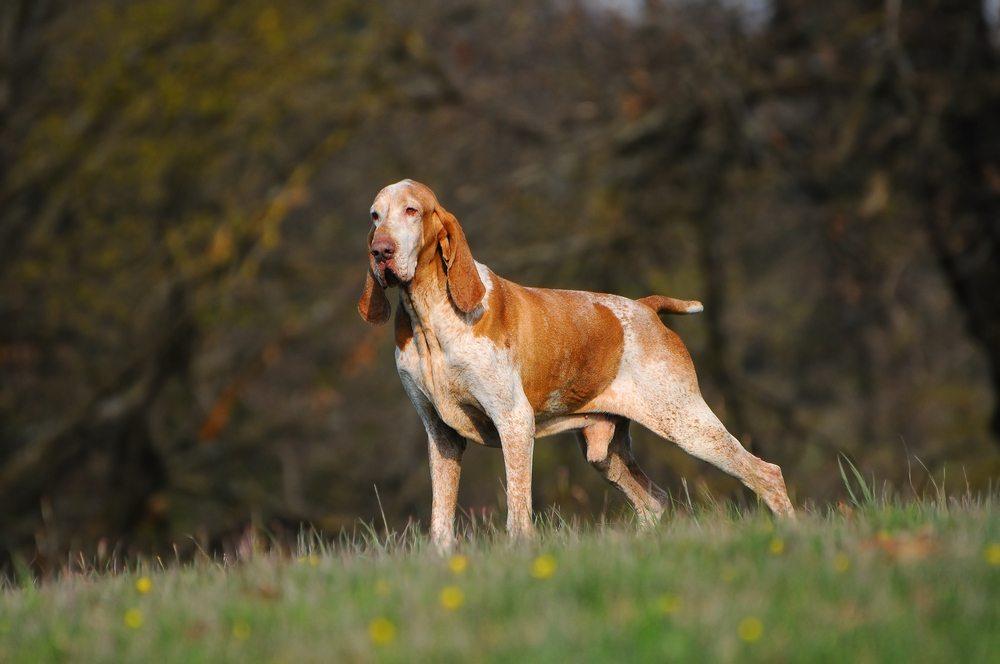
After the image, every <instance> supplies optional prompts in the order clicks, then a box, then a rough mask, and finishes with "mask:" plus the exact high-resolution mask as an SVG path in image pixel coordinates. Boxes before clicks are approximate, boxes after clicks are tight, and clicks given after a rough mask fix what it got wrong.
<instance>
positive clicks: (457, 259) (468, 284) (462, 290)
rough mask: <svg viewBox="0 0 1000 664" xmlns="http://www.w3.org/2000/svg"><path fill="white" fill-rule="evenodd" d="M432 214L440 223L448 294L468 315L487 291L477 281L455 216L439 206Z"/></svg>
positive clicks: (481, 283)
mask: <svg viewBox="0 0 1000 664" xmlns="http://www.w3.org/2000/svg"><path fill="white" fill-rule="evenodd" d="M434 214H435V215H437V218H438V219H439V220H440V223H441V227H442V232H441V234H440V235H439V237H438V242H439V244H440V247H441V255H442V256H444V263H445V265H446V266H447V272H448V294H449V295H450V296H451V300H452V302H454V303H455V306H456V307H458V308H459V309H460V310H461V311H463V312H465V313H471V312H472V311H473V310H474V309H475V308H476V307H478V306H479V303H480V302H482V301H483V296H484V295H486V287H485V286H483V282H482V281H481V280H480V279H479V272H478V270H476V263H475V261H474V260H472V251H471V250H470V249H469V243H468V241H467V240H466V239H465V233H464V232H463V231H462V227H461V226H460V225H459V223H458V219H456V218H455V215H453V214H452V213H450V212H448V211H447V210H445V209H444V208H443V207H441V205H440V204H439V205H438V206H437V209H435V210H434Z"/></svg>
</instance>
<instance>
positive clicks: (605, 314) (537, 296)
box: [358, 180, 793, 549]
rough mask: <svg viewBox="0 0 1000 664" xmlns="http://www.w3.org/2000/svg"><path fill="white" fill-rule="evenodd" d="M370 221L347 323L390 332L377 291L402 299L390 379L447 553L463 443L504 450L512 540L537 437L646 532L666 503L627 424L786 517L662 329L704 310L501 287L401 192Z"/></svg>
mask: <svg viewBox="0 0 1000 664" xmlns="http://www.w3.org/2000/svg"><path fill="white" fill-rule="evenodd" d="M371 218H372V228H371V231H370V233H369V234H368V250H369V253H368V271H367V274H366V276H365V287H364V292H363V293H362V295H361V300H360V301H359V302H358V310H359V311H360V313H361V316H362V317H363V318H364V319H365V320H366V321H368V322H369V323H375V324H381V323H384V322H386V321H387V320H388V318H389V313H390V307H389V301H388V300H387V299H386V295H385V289H386V288H388V287H390V286H399V288H400V295H401V297H400V301H401V304H400V306H399V307H397V309H396V367H397V369H398V370H399V377H400V379H401V380H402V382H403V388H404V389H405V390H406V393H407V394H408V395H409V397H410V399H411V400H412V401H413V405H414V407H416V409H417V412H418V413H419V414H420V418H421V419H422V420H423V423H424V427H425V429H426V430H427V437H428V449H429V452H430V464H431V485H432V492H433V502H432V517H431V536H432V538H433V540H434V542H435V543H436V544H437V545H438V546H439V547H441V548H442V549H447V548H449V547H450V546H451V545H452V544H453V542H454V534H453V521H454V516H455V503H456V498H457V495H458V482H459V474H460V470H461V460H462V453H463V451H464V450H465V444H466V443H465V439H471V440H473V441H476V442H477V443H482V444H484V445H489V446H491V447H499V448H501V450H502V451H503V458H504V467H505V469H506V474H507V529H508V531H509V532H510V533H511V534H514V535H528V534H530V533H531V532H532V521H531V455H532V448H533V447H534V442H535V438H540V437H542V436H549V435H552V434H555V433H558V432H561V431H568V430H576V431H578V436H579V440H580V445H581V447H582V448H583V451H584V453H585V454H586V455H587V460H588V461H589V462H590V463H591V464H593V466H594V467H595V468H597V469H598V470H599V471H601V473H603V474H604V476H605V477H606V478H607V479H608V480H609V481H610V482H611V483H612V484H614V485H615V486H617V487H618V488H619V489H621V490H622V491H623V492H624V493H625V495H626V496H627V497H628V499H629V501H630V502H631V503H632V505H633V506H634V508H635V510H636V512H637V513H638V514H639V516H640V518H641V519H643V520H644V521H646V522H655V521H656V519H657V518H658V517H659V516H660V514H661V512H662V511H663V509H664V501H665V499H666V494H665V493H664V492H663V491H662V490H661V489H660V488H659V487H657V486H656V485H655V484H653V482H651V481H650V480H649V478H648V477H646V474H645V473H644V472H643V471H642V469H641V468H640V467H639V465H638V464H637V463H636V461H635V459H634V457H633V456H632V450H631V440H630V438H629V424H630V422H632V421H635V422H638V423H639V424H641V425H642V426H644V427H647V428H648V429H650V430H652V431H653V432H655V433H656V434H658V435H660V436H662V437H664V438H666V439H667V440H669V441H672V442H674V443H676V444H677V445H679V446H680V447H681V448H682V449H684V450H685V451H687V452H688V453H690V454H693V455H694V456H696V457H698V458H700V459H704V460H705V461H708V462H709V463H711V464H714V465H715V466H717V467H718V468H721V469H722V470H724V471H725V472H727V473H729V474H730V475H733V476H735V477H737V478H738V479H739V480H741V481H742V482H743V483H744V484H745V485H746V486H747V487H749V488H750V489H752V490H753V491H754V492H755V493H756V494H757V495H758V496H760V498H761V499H762V500H763V501H764V502H765V503H766V504H767V506H768V507H769V508H770V509H771V510H772V511H773V512H775V513H776V514H778V515H782V516H791V515H793V510H792V505H791V503H790V502H789V500H788V494H787V492H786V490H785V482H784V479H783V478H782V475H781V469H780V468H779V467H778V466H776V465H774V464H770V463H767V462H765V461H763V460H761V459H759V458H757V457H755V456H754V455H753V454H751V453H750V452H748V451H747V450H746V449H744V448H743V446H742V445H740V442H739V441H738V440H736V438H734V437H733V436H732V435H730V434H729V432H728V431H726V428H725V427H724V426H723V425H722V423H721V422H720V421H719V419H718V418H717V417H716V416H715V414H714V413H713V412H712V411H711V409H710V408H709V407H708V405H707V404H706V403H705V400H704V399H703V398H702V396H701V392H700V390H699V389H698V379H697V376H696V375H695V370H694V365H693V364H692V363H691V357H690V355H689V354H688V352H687V349H686V348H685V347H684V344H683V342H681V340H680V338H679V337H678V336H677V335H676V334H675V333H674V332H672V331H671V330H670V329H668V328H667V327H665V326H664V325H663V323H662V322H661V321H660V319H659V317H658V315H657V314H658V313H695V312H698V311H701V310H702V308H701V304H700V303H698V302H688V301H684V300H675V299H673V298H669V297H664V296H659V295H651V296H649V297H644V298H642V299H640V300H630V299H628V298H625V297H621V296H618V295H607V294H603V293H588V292H583V291H568V290H550V289H545V288H528V287H525V286H520V285H518V284H515V283H513V282H511V281H508V280H506V279H503V278H502V277H499V276H497V275H496V274H494V273H493V272H491V271H490V269H489V268H487V267H486V266H485V265H483V264H481V263H477V262H476V261H475V260H473V258H472V252H471V251H470V250H469V245H468V243H467V242H466V239H465V234H464V233H463V232H462V227H461V226H459V224H458V220H457V219H456V218H455V216H454V215H452V214H451V213H449V212H448V211H447V210H445V209H444V208H443V207H442V206H441V204H440V203H439V202H438V200H437V197H436V196H435V195H434V192H432V191H431V190H430V189H429V188H428V187H426V186H425V185H423V184H420V183H418V182H414V181H412V180H403V181H401V182H397V183H395V184H392V185H389V186H388V187H386V188H385V189H383V190H382V191H380V192H379V193H378V195H377V196H376V197H375V201H374V202H373V203H372V207H371Z"/></svg>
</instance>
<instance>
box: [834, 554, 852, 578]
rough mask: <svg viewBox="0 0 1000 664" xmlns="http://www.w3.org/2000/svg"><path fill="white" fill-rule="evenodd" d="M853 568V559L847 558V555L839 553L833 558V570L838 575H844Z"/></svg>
mask: <svg viewBox="0 0 1000 664" xmlns="http://www.w3.org/2000/svg"><path fill="white" fill-rule="evenodd" d="M850 567H851V559H850V558H848V557H847V554H846V553H838V554H837V555H835V556H834V557H833V569H835V570H836V571H837V572H838V573H840V574H843V573H844V572H846V571H847V570H848V569H849V568H850Z"/></svg>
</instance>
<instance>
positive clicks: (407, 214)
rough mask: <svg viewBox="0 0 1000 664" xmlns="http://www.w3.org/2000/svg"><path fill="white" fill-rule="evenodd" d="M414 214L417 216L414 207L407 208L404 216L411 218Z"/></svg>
mask: <svg viewBox="0 0 1000 664" xmlns="http://www.w3.org/2000/svg"><path fill="white" fill-rule="evenodd" d="M416 214H417V208H415V207H408V208H406V216H408V217H413V216H415V215H416Z"/></svg>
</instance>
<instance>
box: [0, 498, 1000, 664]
mask: <svg viewBox="0 0 1000 664" xmlns="http://www.w3.org/2000/svg"><path fill="white" fill-rule="evenodd" d="M310 539H311V538H308V537H304V538H303V541H302V542H301V543H300V546H299V551H298V553H297V555H294V556H287V555H284V556H283V555H279V554H276V553H248V555H246V556H245V557H244V559H242V560H239V561H211V560H208V559H204V560H202V561H199V562H195V563H192V564H188V565H178V564H175V563H167V564H165V565H164V564H160V563H157V562H155V561H154V562H146V563H143V564H140V565H138V566H137V567H136V568H134V569H132V570H130V571H128V572H124V573H121V572H119V573H97V572H88V573H69V572H67V573H64V574H63V575H62V576H61V577H60V578H58V579H56V580H52V581H46V582H43V583H37V584H36V583H22V584H20V586H18V587H9V588H7V589H5V590H4V591H3V592H2V593H0V661H4V662H37V661H65V660H75V661H121V660H130V661H175V662H198V661H263V662H295V661H321V660H322V661H369V660H383V661H414V660H417V661H428V660H434V661H442V660H443V661H459V660H468V659H473V660H477V661H482V660H495V661H523V660H524V659H525V658H530V659H531V660H532V661H566V660H567V659H568V658H569V657H573V658H578V659H583V660H586V661H600V660H607V661H622V660H623V659H629V660H639V661H674V660H698V661H706V660H724V661H733V660H750V661H810V662H811V661H963V662H970V661H988V660H991V659H992V661H997V660H996V657H997V653H1000V518H998V512H997V501H996V499H995V498H984V499H971V498H966V499H964V500H957V501H956V500H951V501H944V500H940V501H933V502H909V503H904V502H890V501H883V502H881V503H880V504H878V505H875V504H874V503H873V502H869V503H868V505H867V506H864V507H858V508H846V507H844V506H841V508H840V509H831V510H829V511H812V512H807V513H803V514H802V515H801V517H800V519H799V521H798V522H797V523H794V524H784V523H777V524H774V523H772V521H771V520H770V519H769V518H768V517H767V516H765V515H763V514H759V513H753V514H740V513H737V512H735V511H734V510H732V509H728V510H726V509H721V508H716V509H710V510H707V511H695V512H693V513H692V512H684V513H678V514H674V515H671V516H668V517H665V519H664V523H663V524H662V525H661V526H660V527H659V528H657V529H656V530H655V531H651V532H637V531H636V530H635V529H634V528H632V527H631V526H630V525H629V524H628V523H618V524H616V525H611V526H580V525H578V524H566V523H559V522H558V520H557V519H550V522H549V523H547V524H545V525H543V526H542V527H541V528H540V532H539V536H538V538H537V539H536V540H535V541H533V542H531V543H528V544H517V543H511V542H509V541H508V540H507V539H506V538H505V536H503V535H502V534H501V533H498V532H497V531H496V530H495V529H494V528H492V527H490V526H477V527H475V528H471V529H470V531H469V532H468V533H467V538H466V539H465V540H464V541H463V544H462V545H461V547H460V549H459V550H458V552H457V553H456V555H454V556H452V557H440V556H438V555H436V554H435V552H434V551H433V549H432V548H431V547H430V546H429V545H428V544H427V542H426V540H425V539H424V538H423V536H421V535H419V534H416V533H403V534H401V535H393V536H391V537H390V538H389V540H388V541H386V540H385V539H379V538H377V537H376V536H374V535H368V536H365V537H358V538H355V539H353V540H347V539H345V540H344V541H341V542H339V543H336V544H323V543H321V542H319V541H318V540H316V541H310ZM312 539H313V540H315V539H316V538H312Z"/></svg>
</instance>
